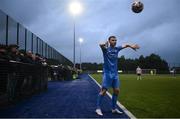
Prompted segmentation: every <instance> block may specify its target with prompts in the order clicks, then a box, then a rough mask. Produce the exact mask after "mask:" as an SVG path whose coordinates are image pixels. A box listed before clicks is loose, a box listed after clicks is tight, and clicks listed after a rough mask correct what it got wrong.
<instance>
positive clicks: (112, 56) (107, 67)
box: [95, 36, 139, 116]
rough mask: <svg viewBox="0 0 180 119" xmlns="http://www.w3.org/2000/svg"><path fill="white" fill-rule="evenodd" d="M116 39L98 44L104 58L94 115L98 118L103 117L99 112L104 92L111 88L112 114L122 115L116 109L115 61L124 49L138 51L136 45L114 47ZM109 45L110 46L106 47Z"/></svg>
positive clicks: (117, 84)
mask: <svg viewBox="0 0 180 119" xmlns="http://www.w3.org/2000/svg"><path fill="white" fill-rule="evenodd" d="M116 42H117V39H116V37H115V36H110V37H109V38H108V41H107V42H106V43H103V44H99V45H100V47H101V49H102V52H103V57H104V65H103V81H102V88H101V91H100V93H99V94H98V98H97V108H96V111H95V112H96V113H97V114H98V115H100V116H103V113H102V111H101V102H102V99H103V97H104V96H105V94H106V91H107V90H108V89H109V88H110V87H112V88H113V95H112V113H117V114H122V112H121V111H119V110H118V109H117V108H116V102H117V98H118V94H119V85H120V82H119V77H118V67H117V61H118V52H119V51H120V50H122V49H124V48H132V49H133V50H135V51H136V49H139V46H138V45H137V44H134V45H129V44H126V45H123V46H118V47H116ZM108 43H109V44H110V46H109V45H108Z"/></svg>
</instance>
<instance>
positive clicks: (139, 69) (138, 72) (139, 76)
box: [136, 66, 142, 80]
mask: <svg viewBox="0 0 180 119" xmlns="http://www.w3.org/2000/svg"><path fill="white" fill-rule="evenodd" d="M136 74H137V80H141V79H142V78H141V74H142V69H141V68H140V67H139V66H138V67H137V68H136Z"/></svg>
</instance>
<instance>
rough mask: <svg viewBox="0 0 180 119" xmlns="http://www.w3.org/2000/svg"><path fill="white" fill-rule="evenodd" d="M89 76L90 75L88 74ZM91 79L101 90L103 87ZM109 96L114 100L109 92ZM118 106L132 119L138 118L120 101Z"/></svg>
mask: <svg viewBox="0 0 180 119" xmlns="http://www.w3.org/2000/svg"><path fill="white" fill-rule="evenodd" d="M88 75H89V74H88ZM89 76H90V77H91V79H92V80H93V81H94V82H95V83H96V84H97V85H98V86H99V87H100V88H101V85H100V84H99V83H98V82H97V81H96V80H95V79H94V78H93V77H92V76H91V75H89ZM107 95H108V96H109V97H110V98H111V99H112V95H111V94H110V93H109V92H108V91H107ZM117 105H118V106H119V107H120V108H121V109H122V110H123V111H124V112H125V113H126V114H127V115H128V116H129V117H130V118H131V119H136V117H135V116H134V115H133V114H132V113H131V112H130V111H128V110H127V109H126V108H125V107H124V106H123V105H122V104H121V103H120V102H119V101H117Z"/></svg>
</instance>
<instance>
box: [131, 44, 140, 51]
mask: <svg viewBox="0 0 180 119" xmlns="http://www.w3.org/2000/svg"><path fill="white" fill-rule="evenodd" d="M131 48H132V49H133V50H135V51H136V50H137V49H139V48H140V47H139V45H137V44H134V45H132V46H131Z"/></svg>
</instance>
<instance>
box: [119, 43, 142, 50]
mask: <svg viewBox="0 0 180 119" xmlns="http://www.w3.org/2000/svg"><path fill="white" fill-rule="evenodd" d="M122 48H131V49H133V50H135V51H136V50H137V49H139V48H140V47H139V45H137V44H133V45H130V44H125V45H123V46H122Z"/></svg>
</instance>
